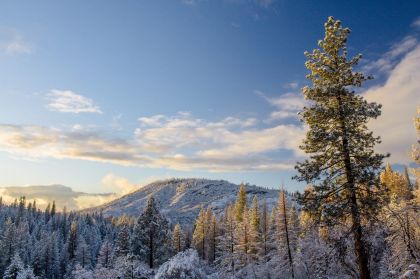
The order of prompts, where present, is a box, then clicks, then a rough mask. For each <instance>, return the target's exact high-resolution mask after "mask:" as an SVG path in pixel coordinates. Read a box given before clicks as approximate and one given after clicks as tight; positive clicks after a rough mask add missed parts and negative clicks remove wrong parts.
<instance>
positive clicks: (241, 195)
mask: <svg viewBox="0 0 420 279" xmlns="http://www.w3.org/2000/svg"><path fill="white" fill-rule="evenodd" d="M246 207H247V202H246V189H245V185H244V184H241V185H240V186H239V191H238V197H237V198H236V203H235V216H236V221H238V222H242V217H243V215H244V211H245V208H246Z"/></svg>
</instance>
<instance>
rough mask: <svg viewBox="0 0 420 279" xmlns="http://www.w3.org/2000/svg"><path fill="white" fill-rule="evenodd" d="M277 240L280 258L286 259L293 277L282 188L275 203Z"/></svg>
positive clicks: (285, 206)
mask: <svg viewBox="0 0 420 279" xmlns="http://www.w3.org/2000/svg"><path fill="white" fill-rule="evenodd" d="M277 212H278V214H279V215H278V218H277V241H278V246H279V248H278V249H279V254H280V260H283V259H287V262H288V263H289V267H290V273H291V276H292V278H295V273H294V263H293V255H292V249H291V245H290V223H289V215H288V209H287V202H286V194H285V192H284V190H283V189H282V190H281V191H280V194H279V200H278V203H277Z"/></svg>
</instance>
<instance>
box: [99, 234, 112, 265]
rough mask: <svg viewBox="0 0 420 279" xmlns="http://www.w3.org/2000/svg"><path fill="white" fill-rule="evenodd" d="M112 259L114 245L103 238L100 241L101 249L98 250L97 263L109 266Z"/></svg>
mask: <svg viewBox="0 0 420 279" xmlns="http://www.w3.org/2000/svg"><path fill="white" fill-rule="evenodd" d="M113 261H114V247H113V246H112V243H111V242H110V241H108V240H105V241H104V242H103V243H102V246H101V250H99V254H98V261H97V264H98V265H100V266H102V267H105V268H111V267H112V266H113Z"/></svg>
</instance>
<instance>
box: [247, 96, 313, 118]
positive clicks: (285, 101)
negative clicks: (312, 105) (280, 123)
mask: <svg viewBox="0 0 420 279" xmlns="http://www.w3.org/2000/svg"><path fill="white" fill-rule="evenodd" d="M255 93H256V94H257V95H259V96H261V97H262V98H264V99H265V100H266V101H267V102H268V103H269V104H270V105H271V106H273V107H275V108H276V110H275V111H273V112H271V114H270V117H269V118H268V119H267V121H268V122H271V121H273V120H282V119H286V118H293V117H294V118H296V117H297V116H298V112H299V111H300V110H302V108H303V107H304V105H305V101H304V99H303V97H302V95H301V94H299V93H292V92H289V93H285V94H282V95H281V96H279V97H268V96H267V95H266V94H264V93H263V92H261V91H258V90H257V91H255Z"/></svg>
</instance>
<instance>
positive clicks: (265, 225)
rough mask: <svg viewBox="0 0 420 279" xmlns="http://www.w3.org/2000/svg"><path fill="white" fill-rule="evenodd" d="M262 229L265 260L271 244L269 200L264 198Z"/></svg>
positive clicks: (261, 219)
mask: <svg viewBox="0 0 420 279" xmlns="http://www.w3.org/2000/svg"><path fill="white" fill-rule="evenodd" d="M260 227H261V228H260V230H261V242H262V257H263V259H264V260H265V261H267V259H268V253H269V250H270V249H269V246H270V243H269V242H270V215H269V214H268V206H267V201H266V200H264V203H263V208H262V210H261V217H260Z"/></svg>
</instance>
